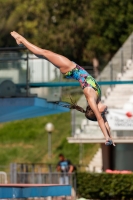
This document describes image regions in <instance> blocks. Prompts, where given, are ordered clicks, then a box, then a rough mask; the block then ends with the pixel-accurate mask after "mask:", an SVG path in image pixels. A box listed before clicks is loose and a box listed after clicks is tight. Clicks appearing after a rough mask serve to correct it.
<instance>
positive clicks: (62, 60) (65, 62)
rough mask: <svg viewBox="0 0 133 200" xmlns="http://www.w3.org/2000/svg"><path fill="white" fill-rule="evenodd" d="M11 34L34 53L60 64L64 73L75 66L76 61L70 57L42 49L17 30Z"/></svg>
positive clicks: (56, 64) (57, 64)
mask: <svg viewBox="0 0 133 200" xmlns="http://www.w3.org/2000/svg"><path fill="white" fill-rule="evenodd" d="M11 35H12V36H13V37H14V38H15V39H16V42H17V43H18V44H21V43H22V44H23V45H24V46H26V47H27V48H28V49H29V50H30V51H31V52H32V53H34V54H36V55H39V56H40V55H41V56H44V57H45V58H46V59H48V60H49V61H50V62H51V63H53V64H54V65H55V66H58V67H59V68H60V71H61V72H62V73H66V72H68V71H70V70H71V69H73V68H74V67H75V63H73V62H72V61H70V60H69V59H68V58H66V57H64V56H62V55H59V54H56V53H54V52H52V51H49V50H46V49H41V48H39V47H37V46H35V45H33V44H32V43H30V42H29V41H28V40H26V39H25V38H24V37H22V36H21V35H19V34H18V33H16V32H15V31H13V32H11Z"/></svg>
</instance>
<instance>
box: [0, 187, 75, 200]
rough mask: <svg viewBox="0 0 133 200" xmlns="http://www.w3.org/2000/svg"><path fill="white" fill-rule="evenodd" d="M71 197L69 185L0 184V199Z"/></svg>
mask: <svg viewBox="0 0 133 200" xmlns="http://www.w3.org/2000/svg"><path fill="white" fill-rule="evenodd" d="M48 196H51V197H57V196H71V186H70V185H55V184H0V199H9V198H10V199H17V198H34V197H48Z"/></svg>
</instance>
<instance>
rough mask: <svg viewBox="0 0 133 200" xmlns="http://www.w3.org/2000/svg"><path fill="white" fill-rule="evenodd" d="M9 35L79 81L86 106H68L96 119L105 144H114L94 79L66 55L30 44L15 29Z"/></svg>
mask: <svg viewBox="0 0 133 200" xmlns="http://www.w3.org/2000/svg"><path fill="white" fill-rule="evenodd" d="M11 35H12V37H14V39H15V40H16V42H17V44H18V45H21V44H23V45H24V46H25V47H27V48H28V49H29V50H30V51H31V52H32V53H33V54H35V55H37V56H38V57H43V58H44V59H46V60H48V61H50V62H51V63H52V64H53V65H55V66H57V67H58V68H59V70H60V71H61V73H62V74H64V75H65V77H66V78H73V79H76V80H78V81H79V83H80V85H81V87H82V89H83V93H84V95H85V97H86V99H87V102H88V106H87V107H86V110H84V109H83V108H82V107H80V106H78V105H76V104H74V103H73V104H72V105H71V107H70V108H71V109H76V110H78V111H80V112H83V113H85V117H86V118H87V119H89V120H92V121H98V124H99V126H100V128H101V131H102V132H103V134H104V137H105V139H106V142H105V145H112V144H113V145H114V146H115V144H114V143H113V140H112V138H111V135H110V128H109V125H108V122H107V120H106V117H105V113H106V111H107V106H105V105H104V104H102V102H101V90H100V87H99V85H98V84H97V82H96V80H95V79H94V78H93V77H92V76H91V75H90V74H88V72H86V71H85V70H84V69H83V68H82V67H80V66H79V65H77V64H75V63H74V62H72V61H70V60H69V59H67V58H66V57H64V56H62V55H59V54H56V53H54V52H51V51H49V50H46V49H41V48H39V47H37V46H35V45H33V44H31V43H30V42H29V41H27V40H26V39H25V38H24V37H23V36H21V35H20V34H18V33H17V32H15V31H13V32H11Z"/></svg>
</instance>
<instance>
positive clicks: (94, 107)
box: [87, 97, 109, 141]
mask: <svg viewBox="0 0 133 200" xmlns="http://www.w3.org/2000/svg"><path fill="white" fill-rule="evenodd" d="M87 101H88V104H89V105H90V107H91V109H92V110H93V112H94V114H95V115H96V118H97V121H98V124H99V126H100V128H101V131H102V132H103V134H104V136H105V139H106V141H108V139H109V135H108V133H107V129H106V126H105V123H104V120H103V118H102V116H101V113H100V112H99V110H98V106H97V104H96V101H95V99H94V98H93V97H88V98H87Z"/></svg>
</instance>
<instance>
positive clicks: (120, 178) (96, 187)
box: [77, 173, 133, 200]
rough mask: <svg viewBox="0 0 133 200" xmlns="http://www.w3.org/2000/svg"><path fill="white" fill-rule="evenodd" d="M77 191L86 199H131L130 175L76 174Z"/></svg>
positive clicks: (132, 194)
mask: <svg viewBox="0 0 133 200" xmlns="http://www.w3.org/2000/svg"><path fill="white" fill-rule="evenodd" d="M77 190H78V194H79V196H81V197H84V198H87V199H123V200H124V199H128V200H129V199H132V197H133V175H132V174H130V175H129V174H127V175H125V174H106V173H100V174H97V173H91V174H90V173H78V174H77Z"/></svg>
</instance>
